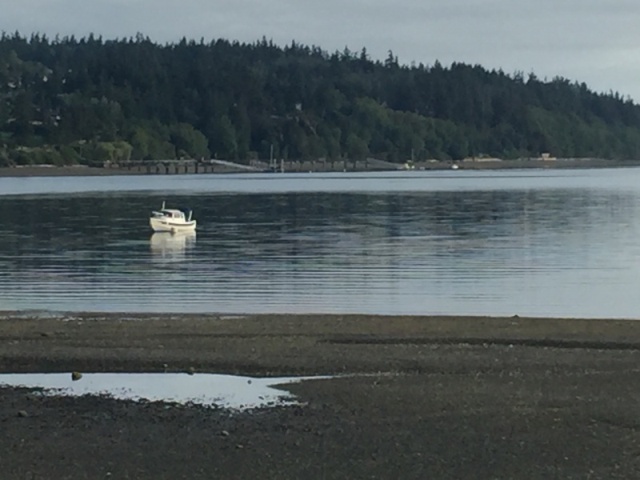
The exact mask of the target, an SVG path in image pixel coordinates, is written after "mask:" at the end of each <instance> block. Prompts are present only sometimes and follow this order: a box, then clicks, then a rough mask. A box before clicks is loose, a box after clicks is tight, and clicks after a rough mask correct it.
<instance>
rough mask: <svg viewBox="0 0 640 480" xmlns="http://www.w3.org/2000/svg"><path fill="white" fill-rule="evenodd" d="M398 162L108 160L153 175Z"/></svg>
mask: <svg viewBox="0 0 640 480" xmlns="http://www.w3.org/2000/svg"><path fill="white" fill-rule="evenodd" d="M398 167H399V166H398V165H396V164H392V163H388V162H382V161H379V160H375V159H367V160H358V161H352V160H345V159H340V160H333V161H331V160H325V159H321V160H313V161H311V160H306V161H302V160H280V161H278V162H277V163H272V164H271V165H269V163H267V162H262V161H256V160H254V161H252V162H250V163H249V164H248V165H246V164H241V163H236V162H231V161H228V160H218V159H211V160H193V159H184V160H126V161H120V162H113V163H108V164H106V165H105V168H108V169H117V170H120V171H121V172H127V173H142V174H150V175H154V174H155V175H158V174H160V175H171V174H174V175H176V174H201V173H239V172H244V173H250V172H255V173H260V172H276V173H280V172H300V173H302V172H349V171H351V172H356V171H372V170H396V169H397V168H398Z"/></svg>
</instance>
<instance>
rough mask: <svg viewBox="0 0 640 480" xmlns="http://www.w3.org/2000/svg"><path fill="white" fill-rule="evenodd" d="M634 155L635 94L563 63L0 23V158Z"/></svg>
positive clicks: (638, 124) (639, 152)
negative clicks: (559, 71)
mask: <svg viewBox="0 0 640 480" xmlns="http://www.w3.org/2000/svg"><path fill="white" fill-rule="evenodd" d="M542 152H549V153H551V154H552V155H554V156H557V157H598V158H611V159H638V158H640V106H638V105H636V104H634V103H633V102H632V101H631V100H630V99H628V98H627V99H625V98H622V97H621V96H620V95H619V94H617V93H613V92H611V93H608V94H601V93H595V92H592V91H590V90H589V88H588V87H587V86H586V85H585V84H584V83H580V84H578V83H575V82H570V81H568V80H566V79H564V78H560V77H558V78H554V79H553V80H550V81H547V80H544V81H543V80H540V79H538V78H536V76H535V75H534V74H529V75H524V74H521V73H515V74H506V73H504V72H502V71H495V70H492V71H489V70H487V69H485V68H483V67H481V66H478V65H473V66H472V65H467V64H462V63H454V64H452V65H450V66H443V65H441V64H440V63H438V62H437V61H436V62H435V63H434V64H433V65H429V66H426V65H423V64H419V65H411V66H406V65H400V64H399V63H398V60H397V58H396V57H394V55H393V53H392V52H389V56H388V58H387V59H386V60H385V61H383V62H381V61H372V60H371V59H370V58H369V56H368V55H367V52H366V50H365V49H363V50H362V51H361V52H351V51H348V50H346V49H345V51H343V52H335V53H332V54H329V53H327V52H326V51H323V50H321V49H320V48H318V47H308V46H304V45H300V44H296V43H292V44H291V45H289V46H287V47H284V48H282V47H278V46H276V45H274V44H273V43H272V42H270V41H268V40H266V39H263V40H261V41H258V42H255V43H253V44H242V43H238V42H229V41H226V40H214V41H211V42H209V43H205V42H204V41H202V40H201V41H199V42H196V41H189V40H186V39H183V40H182V41H180V42H179V43H174V44H166V45H160V44H156V43H153V42H152V41H150V40H149V39H148V38H146V37H143V36H142V35H138V36H137V37H136V38H129V39H118V40H103V39H102V38H96V37H94V36H93V35H90V36H89V37H87V38H81V39H76V38H74V37H65V38H55V39H48V38H47V37H46V36H41V35H33V36H31V37H30V38H25V37H22V36H21V35H20V34H18V33H16V34H13V35H7V34H2V36H1V37H0V165H3V164H4V165H7V164H9V165H10V164H33V163H54V164H69V163H84V164H98V163H102V162H105V161H107V160H111V161H117V160H121V159H128V158H131V159H170V158H214V157H215V158H221V159H229V160H237V161H241V162H247V161H249V160H251V159H255V158H259V159H268V158H269V156H270V155H271V154H273V155H274V156H275V157H276V158H285V159H292V160H306V159H317V158H322V157H325V158H330V159H339V158H349V159H360V158H365V157H375V158H379V159H384V160H389V161H393V162H404V161H406V160H407V159H409V158H414V159H415V160H426V159H431V158H435V159H459V158H464V157H468V156H482V155H486V156H495V157H501V158H518V157H530V156H538V155H540V154H541V153H542Z"/></svg>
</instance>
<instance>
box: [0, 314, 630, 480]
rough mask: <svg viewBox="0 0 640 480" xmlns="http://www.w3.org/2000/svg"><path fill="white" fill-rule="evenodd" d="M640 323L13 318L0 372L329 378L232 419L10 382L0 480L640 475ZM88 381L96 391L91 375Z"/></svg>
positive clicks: (5, 329) (2, 329)
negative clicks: (45, 392) (292, 400)
mask: <svg viewBox="0 0 640 480" xmlns="http://www.w3.org/2000/svg"><path fill="white" fill-rule="evenodd" d="M639 364H640V323H639V322H638V321H636V320H631V319H630V320H607V319H568V318H558V319H552V318H522V317H517V316H513V317H434V316H365V315H347V316H344V315H246V316H243V315H234V316H224V315H213V314H211V315H139V314H115V313H114V314H101V313H95V314H94V313H81V314H79V313H73V314H63V313H60V314H50V315H43V314H42V313H40V314H36V313H34V314H31V313H28V312H4V313H2V314H0V372H1V373H30V372H31V373H33V372H38V373H42V372H59V373H67V374H69V375H71V372H80V373H84V374H89V373H98V372H128V373H144V372H168V373H180V372H183V373H184V374H185V375H187V374H196V375H197V374H198V373H215V374H233V375H247V376H253V377H282V376H287V377H292V376H316V375H318V376H330V377H335V378H322V379H318V380H309V381H304V382H300V383H292V384H287V385H284V386H282V388H284V389H285V390H287V391H289V392H290V393H292V394H294V395H295V396H296V398H297V399H298V401H299V402H298V404H296V405H289V406H282V407H274V408H264V409H255V410H247V411H241V412H237V411H229V410H226V409H223V408H205V407H201V406H197V405H178V404H171V403H164V402H157V401H138V402H136V401H122V400H116V399H113V398H108V397H105V396H81V397H64V396H52V397H50V396H42V395H39V394H38V392H37V390H34V389H27V388H16V387H11V388H8V387H5V388H0V396H1V398H2V401H1V402H0V428H2V431H3V434H2V435H1V436H0V452H1V453H0V456H1V458H0V463H1V464H2V471H3V478H8V479H13V478H107V477H110V478H138V479H139V478H154V479H158V478H185V479H186V478H256V477H260V478H302V477H308V478H452V479H453V478H456V479H459V478H479V479H484V478H486V479H489V478H518V479H524V478H526V479H533V478H540V479H543V478H544V479H548V478H638V477H639V476H640V460H639V458H640V457H639V456H638V451H639V449H640V424H639V423H638V420H637V419H638V418H640V402H638V401H637V395H638V392H639V391H640V381H639V378H640V376H639V375H638V374H639V367H638V365H639ZM80 381H82V380H80Z"/></svg>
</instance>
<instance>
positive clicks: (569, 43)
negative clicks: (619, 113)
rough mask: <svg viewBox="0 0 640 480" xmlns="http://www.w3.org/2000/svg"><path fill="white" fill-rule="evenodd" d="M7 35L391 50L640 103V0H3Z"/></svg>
mask: <svg viewBox="0 0 640 480" xmlns="http://www.w3.org/2000/svg"><path fill="white" fill-rule="evenodd" d="M0 6H1V8H0V12H1V13H0V30H3V31H5V32H8V33H13V32H14V31H18V32H20V33H21V34H22V35H30V34H31V33H33V32H39V33H45V34H47V36H49V37H51V38H53V37H54V36H55V35H56V34H58V35H60V36H66V35H72V34H73V35H75V36H76V37H82V36H87V35H88V34H89V33H94V34H95V35H102V37H103V38H104V39H111V38H123V37H132V36H135V35H136V33H138V32H140V33H142V34H143V35H145V36H149V38H150V39H151V40H153V41H154V42H157V43H166V42H175V41H178V40H180V38H182V37H186V38H187V39H195V40H200V38H204V40H205V41H206V42H208V41H209V40H212V39H216V38H225V39H228V40H238V41H241V42H253V41H255V40H259V39H261V38H262V37H263V36H265V37H266V38H267V39H271V40H273V41H274V42H275V43H276V44H278V45H281V46H282V45H285V44H288V43H290V42H291V41H292V40H295V41H296V42H298V43H302V44H305V45H309V46H311V45H315V46H318V47H320V48H322V49H323V50H326V51H328V52H330V53H332V52H334V51H336V50H339V51H342V50H344V48H345V47H348V48H349V49H350V50H352V51H360V50H361V49H362V48H363V47H365V48H366V49H367V51H368V52H369V54H370V55H371V57H372V58H374V59H380V60H382V59H384V58H385V57H386V56H387V54H388V51H389V50H391V51H392V52H393V53H394V55H396V56H397V57H398V59H399V61H400V63H402V64H410V63H411V62H416V63H420V62H422V63H424V64H425V65H431V64H433V63H434V62H435V60H439V61H440V62H441V63H442V64H444V65H449V64H450V63H451V62H464V63H470V64H480V65H482V66H483V67H485V68H488V69H492V68H496V69H497V68H502V69H503V70H504V71H505V72H506V73H509V74H513V73H514V72H516V71H521V72H524V73H525V74H528V73H530V72H534V73H535V74H536V75H537V76H538V77H539V78H541V79H544V78H547V79H551V78H553V77H554V76H562V77H565V78H568V79H569V80H572V81H573V80H577V81H579V82H585V83H586V84H587V85H588V86H589V88H590V89H591V90H594V91H597V92H608V91H610V90H612V91H617V92H619V93H620V94H621V95H623V96H625V97H626V96H630V97H631V98H632V99H633V100H634V101H635V102H636V103H640V1H639V0H395V1H388V0H20V1H17V0H0Z"/></svg>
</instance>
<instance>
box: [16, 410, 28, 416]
mask: <svg viewBox="0 0 640 480" xmlns="http://www.w3.org/2000/svg"><path fill="white" fill-rule="evenodd" d="M18 416H19V417H21V418H26V417H28V416H29V413H27V411H26V410H19V411H18Z"/></svg>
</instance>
